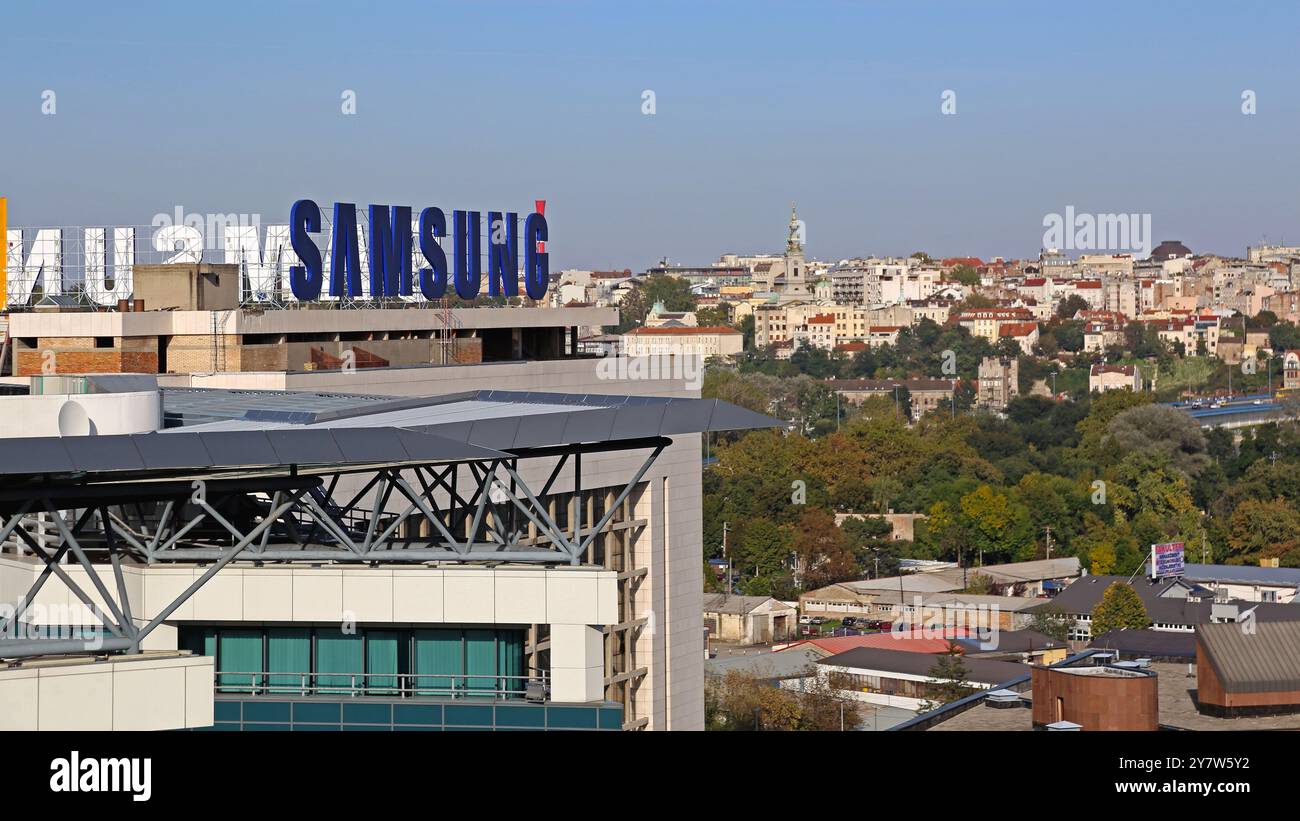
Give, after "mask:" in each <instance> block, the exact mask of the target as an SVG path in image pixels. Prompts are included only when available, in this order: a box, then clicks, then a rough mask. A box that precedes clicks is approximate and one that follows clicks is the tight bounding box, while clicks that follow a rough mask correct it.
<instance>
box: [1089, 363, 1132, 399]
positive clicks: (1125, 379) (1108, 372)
mask: <svg viewBox="0 0 1300 821" xmlns="http://www.w3.org/2000/svg"><path fill="white" fill-rule="evenodd" d="M1088 390H1089V391H1090V392H1092V393H1105V392H1106V391H1119V390H1130V391H1133V392H1134V393H1137V392H1139V391H1141V390H1142V372H1141V371H1139V370H1138V369H1137V366H1136V365H1093V366H1092V367H1091V368H1089V370H1088Z"/></svg>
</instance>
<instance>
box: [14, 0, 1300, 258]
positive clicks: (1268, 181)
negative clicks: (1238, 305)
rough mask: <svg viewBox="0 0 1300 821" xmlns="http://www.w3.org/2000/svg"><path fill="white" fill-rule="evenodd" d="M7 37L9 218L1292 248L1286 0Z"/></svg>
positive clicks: (655, 13) (416, 11)
mask: <svg viewBox="0 0 1300 821" xmlns="http://www.w3.org/2000/svg"><path fill="white" fill-rule="evenodd" d="M4 20H5V24H4V27H3V29H0V70H2V71H3V77H4V80H3V82H2V83H0V111H3V112H4V115H3V128H2V129H0V195H4V196H7V197H8V198H9V211H10V224H11V225H27V226H35V225H85V224H102V225H120V224H148V223H149V221H150V220H151V219H152V217H153V215H154V214H156V213H160V212H166V213H171V212H172V211H173V209H174V208H175V207H176V206H178V205H179V206H182V207H183V208H184V209H185V210H186V211H189V212H198V213H205V212H218V213H230V212H243V213H256V214H260V215H261V216H262V219H263V222H284V221H286V218H287V213H288V207H289V204H290V203H291V202H292V201H293V200H294V199H297V198H299V197H311V198H314V199H316V200H318V201H319V202H321V203H322V204H326V203H329V202H332V201H334V200H336V199H339V200H344V201H351V202H358V203H362V204H364V203H370V202H377V203H393V204H409V205H412V206H415V207H417V208H418V207H422V206H425V205H438V206H441V207H443V208H445V209H451V208H478V209H481V210H487V209H489V208H491V209H515V210H518V211H521V212H523V211H527V210H530V208H531V204H532V201H533V200H534V199H537V198H544V199H546V200H547V203H548V204H547V217H548V221H549V223H550V228H551V242H550V243H549V248H548V250H549V251H551V253H552V258H551V262H552V267H553V268H559V267H620V268H621V267H632V268H634V269H642V268H644V267H645V266H647V265H649V264H651V263H653V262H654V261H655V260H657V259H658V258H659V257H660V256H663V255H667V256H668V257H670V258H671V259H673V260H675V261H678V262H683V263H707V262H710V261H712V260H714V259H715V258H716V257H717V255H718V254H720V253H722V252H725V251H733V252H745V253H753V252H760V251H777V250H779V249H780V247H781V244H782V241H783V239H784V230H785V223H786V221H787V219H788V208H789V202H790V201H791V200H797V201H798V203H799V213H800V216H801V217H802V218H803V219H804V220H805V221H806V224H807V239H808V250H809V253H810V254H812V255H814V256H817V257H819V258H823V259H838V258H841V257H844V256H849V255H855V254H866V253H875V254H895V255H904V254H907V253H910V252H912V251H915V250H919V249H923V250H926V251H928V252H930V253H931V254H934V255H945V256H947V255H958V254H961V255H965V254H973V255H979V256H992V255H1004V256H1022V255H1036V254H1037V252H1038V248H1039V245H1040V241H1041V237H1042V233H1043V228H1042V220H1043V217H1044V215H1045V214H1048V213H1054V212H1063V211H1064V210H1065V208H1066V206H1070V205H1072V206H1074V207H1075V209H1076V210H1077V211H1079V212H1105V213H1109V212H1140V213H1150V214H1151V215H1152V224H1153V233H1154V234H1155V240H1156V241H1157V242H1158V241H1159V240H1161V239H1167V238H1177V239H1182V240H1183V241H1184V242H1185V243H1186V244H1187V245H1189V246H1190V247H1191V248H1192V249H1193V250H1194V251H1198V252H1199V251H1210V250H1213V251H1218V252H1220V253H1235V254H1242V253H1244V250H1245V246H1246V245H1247V244H1248V243H1255V242H1258V241H1260V240H1261V239H1262V238H1264V237H1267V238H1268V239H1269V240H1272V241H1277V240H1280V239H1284V238H1285V239H1288V240H1292V241H1294V242H1300V200H1298V199H1297V197H1296V195H1295V191H1296V183H1297V179H1298V178H1300V175H1298V173H1297V172H1300V159H1298V158H1300V139H1298V138H1300V127H1298V126H1300V90H1297V83H1296V78H1297V77H1298V76H1300V71H1298V70H1297V69H1300V58H1298V57H1297V48H1296V45H1295V42H1296V34H1297V28H1298V25H1297V24H1300V10H1297V8H1296V7H1293V6H1291V4H1288V3H1241V2H1238V3H1232V4H1229V3H1213V4H1211V3H1193V2H1185V3H1159V2H1141V3H1134V2H1114V3H1111V2H1093V3H1087V4H1068V5H1065V4H1047V3H998V2H991V3H967V2H954V3H926V2H912V3H904V2H899V3H892V2H871V3H857V2H852V3H851V2H789V0H787V2H781V3H766V2H746V3H730V2H699V0H696V2H692V3H675V2H662V3H653V4H636V5H635V6H633V5H631V4H614V3H609V2H604V3H600V2H558V1H557V2H546V3H510V2H481V3H473V2H457V3H429V2H398V1H397V0H390V2H385V3H382V4H375V6H374V7H373V8H367V4H362V3H348V4H342V3H332V2H318V3H296V2H295V3H272V2H260V3H251V2H249V3H245V2H240V1H239V0H227V2H222V3H177V2H169V3H156V4H155V3H131V4H107V3H102V2H96V3H76V2H60V3H58V4H49V3H36V2H25V0H19V2H16V3H15V2H12V0H11V2H9V3H6V12H5V15H4ZM46 89H49V90H53V91H54V92H55V93H56V94H57V100H56V102H57V113H56V114H55V115H54V116H44V115H42V113H41V94H42V92H43V91H44V90H46ZM345 89H351V90H353V91H355V92H356V95H357V113H356V115H355V116H343V115H342V113H341V112H340V105H341V100H340V95H341V94H342V93H343V91H344V90H345ZM647 89H650V90H653V91H654V92H655V95H656V113H655V114H653V115H652V116H647V115H643V114H642V113H641V107H642V105H641V104H642V92H643V91H644V90H647ZM947 89H951V90H953V91H954V92H956V102H957V113H956V114H955V115H953V116H944V115H942V114H941V113H940V103H941V94H942V93H943V92H944V91H945V90H947ZM1246 89H1250V90H1252V91H1254V92H1255V94H1256V95H1257V106H1258V113H1256V114H1255V115H1254V116H1245V115H1243V114H1242V113H1241V94H1242V92H1243V90H1246Z"/></svg>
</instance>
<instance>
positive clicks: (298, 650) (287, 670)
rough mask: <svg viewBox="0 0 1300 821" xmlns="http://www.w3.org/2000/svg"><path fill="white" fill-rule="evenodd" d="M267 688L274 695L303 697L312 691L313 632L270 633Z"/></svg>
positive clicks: (298, 629) (293, 629)
mask: <svg viewBox="0 0 1300 821" xmlns="http://www.w3.org/2000/svg"><path fill="white" fill-rule="evenodd" d="M266 661H267V666H266V669H267V670H268V671H269V672H270V673H273V674H274V673H283V674H284V675H271V676H269V677H268V681H267V685H268V687H269V688H270V692H272V693H301V692H302V691H303V690H305V689H307V688H309V687H311V677H310V675H304V674H310V673H311V630H309V629H308V628H306V627H276V628H272V629H270V630H268V631H267V636H266Z"/></svg>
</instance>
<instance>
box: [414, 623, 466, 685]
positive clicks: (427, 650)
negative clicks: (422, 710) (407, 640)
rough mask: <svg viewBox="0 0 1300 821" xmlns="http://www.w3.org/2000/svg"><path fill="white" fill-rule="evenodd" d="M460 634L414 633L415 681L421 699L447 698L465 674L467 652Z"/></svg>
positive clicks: (436, 631) (432, 631) (442, 631)
mask: <svg viewBox="0 0 1300 821" xmlns="http://www.w3.org/2000/svg"><path fill="white" fill-rule="evenodd" d="M461 645H462V642H461V632H460V631H459V630H448V629H437V630H416V631H415V664H414V667H415V676H416V678H415V681H416V686H417V688H418V689H417V690H416V692H417V693H419V694H420V695H447V694H448V693H450V692H451V690H452V688H453V686H457V683H458V682H459V681H460V680H459V679H453V678H451V676H458V675H460V674H462V673H464V672H465V657H464V648H463V647H462V646H461Z"/></svg>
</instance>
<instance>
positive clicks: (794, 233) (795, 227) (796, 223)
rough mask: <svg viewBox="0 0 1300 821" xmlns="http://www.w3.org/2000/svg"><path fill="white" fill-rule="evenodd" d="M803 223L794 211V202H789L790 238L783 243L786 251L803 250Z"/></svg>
mask: <svg viewBox="0 0 1300 821" xmlns="http://www.w3.org/2000/svg"><path fill="white" fill-rule="evenodd" d="M802 234H803V222H802V221H801V220H800V219H799V214H798V212H796V211H795V207H794V201H791V202H790V236H789V237H788V238H787V239H786V241H785V249H786V250H787V251H802V250H803V238H802V236H801V235H802Z"/></svg>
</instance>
